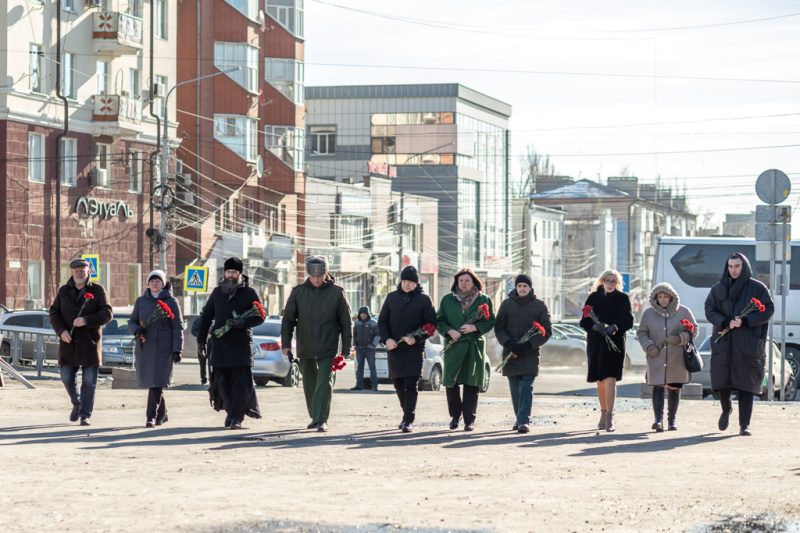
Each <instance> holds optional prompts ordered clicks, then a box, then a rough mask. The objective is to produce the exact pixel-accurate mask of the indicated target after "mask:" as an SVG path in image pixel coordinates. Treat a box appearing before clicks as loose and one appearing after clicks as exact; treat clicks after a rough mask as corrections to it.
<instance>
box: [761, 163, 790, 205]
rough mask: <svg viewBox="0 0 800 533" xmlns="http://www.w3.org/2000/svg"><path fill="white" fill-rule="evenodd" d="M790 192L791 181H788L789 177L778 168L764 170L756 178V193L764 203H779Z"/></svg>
mask: <svg viewBox="0 0 800 533" xmlns="http://www.w3.org/2000/svg"><path fill="white" fill-rule="evenodd" d="M773 176H774V178H775V181H774V182H773ZM773 183H774V185H773ZM790 192H792V183H791V182H790V181H789V177H788V176H787V175H786V174H784V173H783V172H781V171H780V170H775V169H774V168H773V169H771V170H765V171H764V172H762V173H761V175H760V176H759V177H758V179H757V180H756V194H757V195H758V197H759V199H760V200H761V201H762V202H764V203H765V204H779V203H781V202H782V201H784V200H786V199H787V198H788V197H789V193H790Z"/></svg>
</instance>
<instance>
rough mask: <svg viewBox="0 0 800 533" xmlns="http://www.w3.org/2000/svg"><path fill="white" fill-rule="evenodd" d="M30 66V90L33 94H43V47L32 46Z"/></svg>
mask: <svg viewBox="0 0 800 533" xmlns="http://www.w3.org/2000/svg"><path fill="white" fill-rule="evenodd" d="M30 56H31V57H30V66H29V69H28V76H29V80H30V81H29V83H28V89H30V91H31V92H33V93H43V92H44V90H43V88H42V63H43V61H42V57H43V56H42V47H41V46H39V45H38V44H32V45H31V50H30Z"/></svg>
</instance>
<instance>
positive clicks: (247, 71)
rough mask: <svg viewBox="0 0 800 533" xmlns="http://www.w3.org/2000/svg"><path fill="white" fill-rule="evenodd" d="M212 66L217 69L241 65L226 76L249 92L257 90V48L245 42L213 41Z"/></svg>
mask: <svg viewBox="0 0 800 533" xmlns="http://www.w3.org/2000/svg"><path fill="white" fill-rule="evenodd" d="M214 66H215V67H217V68H218V69H219V70H226V69H229V68H232V67H241V68H240V69H239V70H237V71H234V72H228V73H227V76H228V77H229V78H231V79H232V80H233V81H235V82H236V83H238V84H239V85H241V86H242V87H244V88H245V89H247V90H248V91H250V92H251V93H257V92H258V48H256V47H254V46H250V45H248V44H245V43H214Z"/></svg>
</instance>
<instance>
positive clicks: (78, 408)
mask: <svg viewBox="0 0 800 533" xmlns="http://www.w3.org/2000/svg"><path fill="white" fill-rule="evenodd" d="M80 412H81V405H80V404H78V405H73V406H72V412H71V413H70V414H69V421H70V422H77V421H78V414H79V413H80Z"/></svg>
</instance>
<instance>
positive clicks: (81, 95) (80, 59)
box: [0, 0, 178, 308]
mask: <svg viewBox="0 0 800 533" xmlns="http://www.w3.org/2000/svg"><path fill="white" fill-rule="evenodd" d="M177 5H178V3H177V2H171V1H168V0H153V1H151V2H143V1H141V0H124V1H123V0H103V1H98V2H88V1H85V0H60V1H58V2H52V1H48V2H45V1H44V0H28V1H23V0H8V1H7V2H5V3H4V6H5V7H4V8H3V10H2V15H1V16H2V23H0V48H2V50H3V51H2V54H3V60H2V61H0V76H2V79H3V80H8V81H7V82H6V84H5V85H4V86H3V88H2V89H0V147H2V149H3V152H4V154H5V156H4V158H3V159H2V160H0V204H2V209H3V213H2V216H0V254H2V255H3V257H5V258H6V259H5V260H6V262H7V263H6V268H3V269H0V302H2V303H3V304H4V305H6V306H7V307H9V308H15V307H16V308H19V307H22V306H23V305H27V306H29V307H43V306H46V305H47V304H48V303H49V302H50V301H52V299H53V298H54V296H55V293H56V290H57V289H58V286H59V285H60V284H61V283H63V282H65V281H66V279H68V278H69V275H70V272H69V267H68V265H69V262H70V260H72V259H74V258H75V257H78V256H80V255H81V254H96V255H98V256H99V261H98V274H99V281H100V283H102V284H103V285H104V286H105V287H106V289H107V290H108V292H109V295H110V298H111V303H112V305H114V306H124V305H132V304H133V302H134V301H135V299H136V297H137V296H139V295H140V294H141V292H142V288H143V276H144V275H146V274H147V272H149V270H150V269H151V268H152V266H153V259H154V256H153V252H154V251H155V250H154V249H153V248H151V243H150V242H149V240H148V239H147V238H146V237H145V230H146V229H147V228H148V227H152V226H154V225H158V222H159V217H158V215H157V214H156V215H155V216H154V214H153V210H152V209H151V208H150V205H151V204H150V193H151V178H152V177H153V176H154V174H155V177H156V179H158V170H157V166H154V165H153V164H151V161H152V159H151V158H152V157H153V156H154V155H155V151H156V149H157V148H156V146H157V139H158V138H159V131H158V130H157V123H158V121H157V119H156V118H155V117H154V116H153V115H158V116H160V115H161V96H162V91H163V88H164V87H168V86H169V85H170V83H175V81H176V79H177V76H176V71H175V62H174V59H173V58H174V57H175V52H176V47H175V43H176V40H177V31H176V27H177V24H176V22H177V17H176V12H177V11H176V10H177ZM59 19H60V24H59V22H58V21H59ZM59 33H60V35H61V38H60V40H59V38H58V36H59ZM59 48H60V54H59ZM151 81H152V82H153V83H152V85H151V83H150V82H151ZM57 85H59V86H60V92H59V91H58V90H57ZM154 89H155V90H154ZM62 97H63V98H62ZM67 119H68V128H69V129H68V131H65V127H66V124H65V123H66V122H67ZM175 125H176V124H175V113H174V111H172V110H171V109H170V110H169V142H170V144H171V145H173V147H174V146H175V145H177V140H176V135H175ZM59 180H60V183H59ZM172 254H173V252H172V250H171V251H170V256H172ZM155 259H156V261H157V257H156V258H155ZM168 275H170V276H173V275H174V271H172V270H171V269H168Z"/></svg>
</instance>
